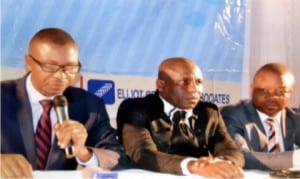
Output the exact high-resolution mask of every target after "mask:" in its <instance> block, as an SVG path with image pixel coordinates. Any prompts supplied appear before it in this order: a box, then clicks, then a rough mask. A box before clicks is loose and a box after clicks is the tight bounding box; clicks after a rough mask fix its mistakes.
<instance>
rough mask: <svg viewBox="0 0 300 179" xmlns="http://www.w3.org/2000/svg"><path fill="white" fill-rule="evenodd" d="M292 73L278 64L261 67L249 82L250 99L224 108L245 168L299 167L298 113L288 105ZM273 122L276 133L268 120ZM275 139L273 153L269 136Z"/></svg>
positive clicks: (299, 117)
mask: <svg viewBox="0 0 300 179" xmlns="http://www.w3.org/2000/svg"><path fill="white" fill-rule="evenodd" d="M294 80H295V79H294V76H293V74H292V72H291V71H290V69H289V68H288V67H287V66H285V65H283V64H279V63H269V64H266V65H264V66H262V67H261V68H260V69H259V70H258V71H257V72H256V74H255V75H254V78H253V82H252V84H251V93H252V100H243V101H242V102H240V103H239V104H236V105H230V106H226V107H223V108H222V110H221V114H222V116H223V118H224V121H225V123H226V125H227V128H228V131H229V133H230V135H231V136H232V138H233V139H234V140H235V142H236V144H237V145H238V146H239V148H240V149H241V150H242V151H243V153H244V156H245V160H246V164H245V168H246V169H260V170H274V169H287V168H292V167H300V163H299V162H300V155H299V154H300V150H299V149H297V150H296V149H295V148H296V145H298V146H299V145H300V115H299V113H298V114H297V112H295V111H294V110H292V109H290V108H288V103H289V99H290V97H291V93H292V91H293V85H294ZM270 118H272V119H273V120H274V121H275V127H274V128H275V129H276V132H275V131H274V134H275V135H269V133H270V134H272V132H271V131H270V129H272V128H271V127H270V126H269V124H268V123H267V121H268V119H270ZM273 136H275V137H274V139H276V140H275V142H276V150H275V151H274V152H272V149H271V144H272V141H270V142H269V140H270V139H271V138H273Z"/></svg>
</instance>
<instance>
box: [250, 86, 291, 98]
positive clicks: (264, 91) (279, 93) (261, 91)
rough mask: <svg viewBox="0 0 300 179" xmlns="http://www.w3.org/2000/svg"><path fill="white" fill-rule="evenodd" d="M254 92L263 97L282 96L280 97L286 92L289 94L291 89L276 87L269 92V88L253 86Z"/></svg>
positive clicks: (284, 95)
mask: <svg viewBox="0 0 300 179" xmlns="http://www.w3.org/2000/svg"><path fill="white" fill-rule="evenodd" d="M254 92H255V93H256V94H257V95H259V96H263V97H277V98H282V97H286V95H287V94H290V93H291V92H292V91H290V90H287V89H278V90H275V91H274V92H273V93H270V91H269V90H267V89H265V88H255V89H254Z"/></svg>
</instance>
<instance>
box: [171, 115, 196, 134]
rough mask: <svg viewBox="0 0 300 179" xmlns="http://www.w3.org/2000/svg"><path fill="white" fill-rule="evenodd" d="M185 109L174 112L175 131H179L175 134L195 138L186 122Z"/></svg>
mask: <svg viewBox="0 0 300 179" xmlns="http://www.w3.org/2000/svg"><path fill="white" fill-rule="evenodd" d="M185 115H186V112H185V111H179V110H178V111H176V112H175V113H174V114H173V118H172V120H173V125H174V129H173V130H174V133H177V134H175V135H181V136H183V137H184V138H186V139H191V138H193V134H192V132H191V130H190V128H189V126H188V125H187V124H186V123H185Z"/></svg>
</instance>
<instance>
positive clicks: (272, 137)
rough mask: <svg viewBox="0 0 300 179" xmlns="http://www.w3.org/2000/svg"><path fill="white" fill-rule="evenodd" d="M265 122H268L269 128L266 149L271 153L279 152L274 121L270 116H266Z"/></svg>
mask: <svg viewBox="0 0 300 179" xmlns="http://www.w3.org/2000/svg"><path fill="white" fill-rule="evenodd" d="M266 123H267V124H268V127H269V130H268V151H269V152H272V153H278V152H280V147H279V143H278V139H277V134H276V121H275V120H274V119H272V118H268V119H267V120H266Z"/></svg>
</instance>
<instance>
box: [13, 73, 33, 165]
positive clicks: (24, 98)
mask: <svg viewBox="0 0 300 179" xmlns="http://www.w3.org/2000/svg"><path fill="white" fill-rule="evenodd" d="M26 78H27V75H26V76H25V77H24V78H22V79H21V80H20V81H18V82H17V94H18V97H17V98H18V100H19V101H20V105H21V106H22V107H20V108H19V109H20V110H19V111H17V118H18V119H17V120H18V123H19V126H20V132H21V138H22V141H23V143H24V148H25V150H26V154H27V157H28V160H29V162H30V163H31V164H32V165H33V166H32V167H33V168H36V155H35V152H32V151H35V142H34V130H33V123H32V112H31V107H30V102H29V99H28V95H27V91H26V87H25V81H26Z"/></svg>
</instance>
